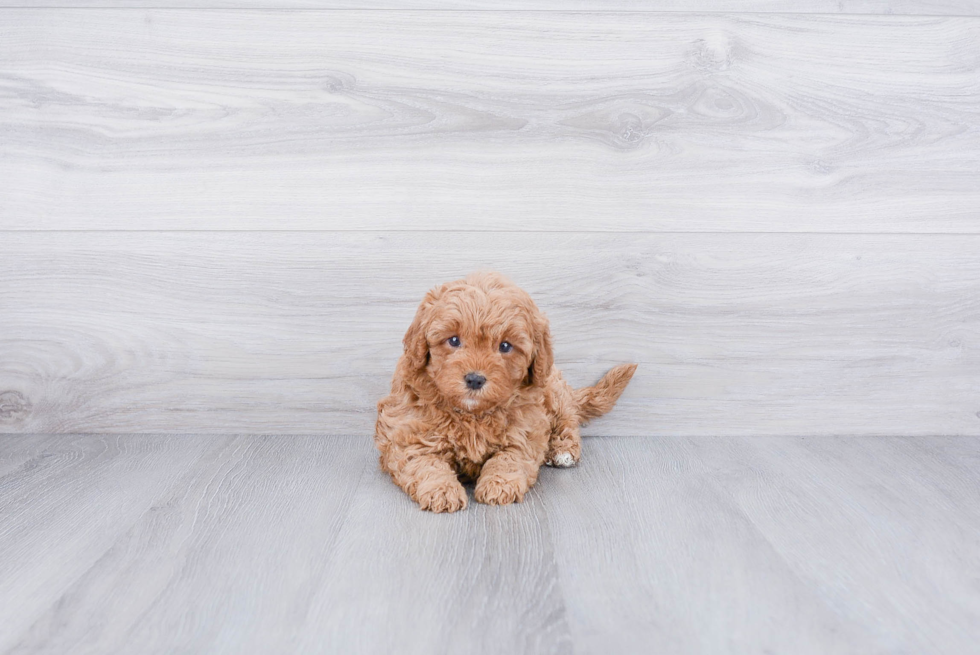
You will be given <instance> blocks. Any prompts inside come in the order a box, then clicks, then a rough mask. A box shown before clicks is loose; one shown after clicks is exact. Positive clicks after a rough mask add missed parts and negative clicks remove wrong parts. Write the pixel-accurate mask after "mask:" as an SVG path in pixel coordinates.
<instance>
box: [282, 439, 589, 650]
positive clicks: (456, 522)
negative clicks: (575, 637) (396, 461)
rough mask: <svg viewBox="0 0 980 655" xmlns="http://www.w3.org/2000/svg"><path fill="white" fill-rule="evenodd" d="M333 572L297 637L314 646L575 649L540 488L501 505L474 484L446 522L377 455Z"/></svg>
mask: <svg viewBox="0 0 980 655" xmlns="http://www.w3.org/2000/svg"><path fill="white" fill-rule="evenodd" d="M365 445H366V446H368V447H369V448H372V449H373V446H371V445H369V442H365ZM328 571H329V573H328V574H327V575H326V576H325V580H327V581H328V582H327V583H326V584H325V585H324V587H323V588H322V589H321V591H320V594H319V596H318V598H317V599H316V601H315V602H314V603H313V606H312V607H311V609H310V611H309V614H308V616H309V622H308V630H307V632H306V634H305V635H304V638H303V639H301V640H300V641H299V644H298V645H299V646H300V648H301V650H303V651H305V652H311V651H315V650H316V649H317V645H318V644H323V645H326V646H327V650H329V651H330V652H338V653H360V652H370V653H392V652H398V653H419V654H426V653H569V652H571V640H570V633H569V626H568V624H567V621H566V618H565V608H564V605H563V598H562V593H561V590H560V588H559V586H558V571H557V570H556V568H555V558H554V552H553V549H552V545H551V540H550V535H549V533H548V526H547V521H546V520H545V517H544V507H543V505H542V503H541V501H540V500H539V499H538V498H534V497H532V498H530V499H528V500H526V501H525V503H524V504H522V505H521V506H519V507H511V508H507V509H503V510H501V509H500V508H491V507H486V506H483V505H480V504H478V503H476V502H475V501H473V497H472V492H470V505H469V507H468V508H467V509H466V510H465V511H463V512H461V513H457V514H455V515H453V516H452V517H450V519H449V520H448V521H447V520H445V517H444V516H440V515H435V514H430V513H427V512H422V511H420V510H419V508H418V506H417V505H415V504H414V503H413V502H412V501H411V500H410V499H409V498H408V497H407V496H406V495H405V494H404V493H403V492H402V491H401V490H400V489H398V488H397V487H396V486H395V485H394V484H393V483H392V482H391V480H390V478H388V476H387V475H385V474H383V473H382V472H381V471H380V470H379V469H378V468H377V466H374V467H372V469H371V471H369V472H368V473H366V474H365V476H364V478H363V480H362V484H361V486H360V489H359V493H358V497H357V498H356V500H355V502H354V504H353V507H352V508H351V511H350V513H349V516H348V519H347V521H346V522H345V523H344V526H343V530H342V532H341V535H340V537H339V538H338V540H337V543H336V547H335V549H334V551H333V552H332V553H331V554H330V564H329V568H328ZM380 626H383V628H381V627H380Z"/></svg>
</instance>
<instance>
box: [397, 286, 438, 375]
mask: <svg viewBox="0 0 980 655" xmlns="http://www.w3.org/2000/svg"><path fill="white" fill-rule="evenodd" d="M431 295H432V294H431V292H430V293H429V294H426V296H425V299H424V300H422V302H421V304H420V305H419V308H418V310H417V311H416V312H415V319H414V320H413V321H412V324H411V325H409V326H408V330H407V331H406V332H405V338H404V339H402V344H403V345H404V346H405V354H404V356H403V357H404V362H405V364H406V365H407V367H408V368H409V369H410V370H411V371H414V372H418V371H421V370H422V369H424V368H425V367H426V365H427V364H428V363H429V342H428V341H427V340H426V338H425V330H426V327H428V325H429V315H430V314H431V309H432V298H431Z"/></svg>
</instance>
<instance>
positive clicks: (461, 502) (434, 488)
mask: <svg viewBox="0 0 980 655" xmlns="http://www.w3.org/2000/svg"><path fill="white" fill-rule="evenodd" d="M415 501H416V502H417V503H418V504H419V507H421V508H422V509H424V510H428V511H430V512H436V513H437V514H439V513H442V512H455V511H457V510H461V509H465V508H466V489H464V488H463V485H461V484H460V483H459V482H458V481H456V480H451V481H448V482H444V483H439V484H433V485H427V486H425V487H423V488H421V489H418V490H416V492H415Z"/></svg>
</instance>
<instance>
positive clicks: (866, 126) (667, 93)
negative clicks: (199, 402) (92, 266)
mask: <svg viewBox="0 0 980 655" xmlns="http://www.w3.org/2000/svg"><path fill="white" fill-rule="evenodd" d="M957 6H963V5H957ZM978 41H980V18H968V17H966V18H965V17H949V18H940V17H902V16H837V15H835V16H830V15H812V16H798V15H779V14H758V15H755V14H753V15H731V16H729V15H712V14H670V13H639V14H622V13H564V12H470V11H462V12H442V11H431V12H427V11H421V12H397V11H365V12H356V11H326V12H307V11H191V10H186V11H183V10H173V11H170V10H145V11H144V10H118V11H114V10H98V11H91V10H78V11H72V10H69V9H62V10H57V11H55V10H52V11H47V10H45V11H41V10H29V9H24V10H16V9H8V10H4V11H3V20H2V21H0V133H2V134H3V140H2V143H0V180H2V182H0V229H6V230H32V229H37V230H57V229H73V230H74V229H109V228H111V229H126V230H153V229H187V230H199V229H221V230H224V229H341V228H343V229H372V230H373V229H451V230H501V231H522V230H566V229H588V230H598V231H623V230H626V231H629V230H651V231H664V230H667V231H780V232H786V231H803V232H808V231H819V232H923V233H934V232H963V233H973V234H975V233H977V230H978V225H980V221H978V218H980V213H978V209H977V208H978V207H980V184H978V182H977V167H978V164H980V109H978V108H980V55H978V51H977V48H976V44H977V42H978Z"/></svg>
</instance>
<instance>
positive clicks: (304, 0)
mask: <svg viewBox="0 0 980 655" xmlns="http://www.w3.org/2000/svg"><path fill="white" fill-rule="evenodd" d="M68 6H70V7H72V8H78V7H98V8H122V7H145V8H189V9H202V8H223V9H248V8H252V9H396V10H413V11H417V10H440V11H445V10H475V11H500V10H512V11H514V10H519V11H566V12H567V11H591V12H609V11H629V12H644V13H650V12H652V13H663V12H723V13H729V14H731V13H735V14H738V13H789V14H824V13H829V14H837V13H840V14H885V15H938V16H944V15H946V16H976V15H978V14H980V7H978V6H977V3H976V2H974V0H657V1H656V2H651V1H650V0H521V1H519V0H497V1H495V2H487V0H362V1H355V0H73V1H72V2H71V3H68V2H66V0H0V7H20V8H24V7H30V8H40V7H52V8H59V9H60V8H65V7H68Z"/></svg>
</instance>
